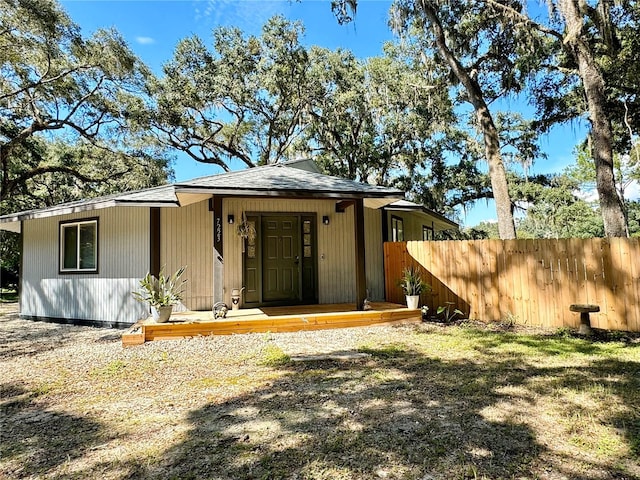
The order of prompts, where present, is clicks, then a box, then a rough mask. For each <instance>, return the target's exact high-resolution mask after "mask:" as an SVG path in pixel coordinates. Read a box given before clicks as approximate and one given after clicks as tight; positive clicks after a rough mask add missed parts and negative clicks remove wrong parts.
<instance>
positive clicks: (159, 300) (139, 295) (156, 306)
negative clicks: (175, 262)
mask: <svg viewBox="0 0 640 480" xmlns="http://www.w3.org/2000/svg"><path fill="white" fill-rule="evenodd" d="M185 269H186V267H180V268H179V269H178V270H177V271H176V272H175V273H174V274H173V275H170V276H166V275H165V274H164V267H162V268H161V269H160V273H159V274H158V278H156V277H155V276H153V275H151V274H150V273H147V274H146V275H145V277H144V278H143V279H142V280H140V290H141V291H138V292H132V295H133V296H134V298H135V299H136V300H139V301H141V302H145V303H148V304H149V305H150V306H151V307H152V314H153V318H154V319H155V321H156V322H159V323H164V322H166V321H167V320H169V317H170V316H171V312H172V311H173V306H174V305H176V304H177V303H179V302H180V300H182V293H183V288H184V284H185V283H186V280H180V277H181V276H182V274H183V273H184V271H185Z"/></svg>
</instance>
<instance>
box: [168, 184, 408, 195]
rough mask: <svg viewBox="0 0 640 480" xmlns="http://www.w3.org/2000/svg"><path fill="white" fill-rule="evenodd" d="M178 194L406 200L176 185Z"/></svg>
mask: <svg viewBox="0 0 640 480" xmlns="http://www.w3.org/2000/svg"><path fill="white" fill-rule="evenodd" d="M176 193H177V194H179V193H210V194H214V195H224V196H230V197H305V198H404V193H403V192H401V191H400V190H395V191H394V190H389V191H381V192H375V191H371V192H359V191H348V190H317V189H315V190H305V189H297V190H293V189H274V188H271V189H267V188H249V189H248V188H219V187H201V186H190V185H176Z"/></svg>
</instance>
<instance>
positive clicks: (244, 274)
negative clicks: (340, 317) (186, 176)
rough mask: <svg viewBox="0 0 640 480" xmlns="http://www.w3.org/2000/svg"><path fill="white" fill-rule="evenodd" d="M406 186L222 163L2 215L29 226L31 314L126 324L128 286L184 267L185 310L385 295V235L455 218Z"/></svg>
mask: <svg viewBox="0 0 640 480" xmlns="http://www.w3.org/2000/svg"><path fill="white" fill-rule="evenodd" d="M403 196H404V194H403V192H401V191H399V190H396V189H393V188H387V187H380V186H373V185H368V184H364V183H358V182H354V181H350V180H345V179H342V178H336V177H331V176H328V175H323V174H321V173H319V171H318V170H317V168H316V167H315V164H313V163H312V162H311V161H301V160H298V161H292V162H286V163H282V164H275V165H268V166H262V167H256V168H251V169H247V170H243V171H237V172H230V173H223V174H219V175H213V176H208V177H203V178H198V179H195V180H191V181H187V182H179V183H176V184H172V185H165V186H160V187H155V188H149V189H145V190H140V191H136V192H129V193H123V194H117V195H110V196H105V197H100V198H93V199H87V200H81V201H76V202H71V203H66V204H62V205H57V206H54V207H50V208H44V209H40V210H32V211H25V212H20V213H15V214H10V215H4V216H2V217H0V229H5V230H11V231H16V232H22V273H21V298H20V311H21V315H22V316H23V317H24V318H30V319H48V320H57V321H64V320H65V319H66V320H70V321H73V322H75V323H86V324H98V325H110V326H124V325H129V324H132V323H135V322H136V321H137V320H139V319H140V318H143V317H146V316H147V314H148V312H147V309H146V306H145V305H142V304H140V303H139V302H137V301H135V300H134V299H133V297H132V295H131V292H132V291H134V290H137V288H138V281H139V279H140V278H142V277H143V276H144V275H145V274H146V273H147V272H151V273H156V274H157V273H158V272H159V270H160V268H161V266H164V267H165V269H166V271H167V272H173V271H175V270H177V269H178V268H179V267H181V266H183V265H184V266H186V267H187V270H186V273H185V276H186V278H187V284H186V289H185V295H184V300H183V303H184V306H183V307H184V308H185V309H189V310H210V309H211V308H212V306H213V305H214V304H215V303H216V302H218V301H224V302H225V303H227V304H228V305H230V304H231V298H230V296H231V291H232V290H233V289H243V290H242V293H243V297H242V305H243V306H262V305H294V304H305V303H308V304H313V303H321V304H331V303H352V302H355V303H356V304H357V305H359V306H361V305H362V304H363V302H364V299H365V298H366V297H367V295H368V297H369V299H372V300H382V299H384V265H383V240H421V239H423V238H431V236H432V235H433V232H434V231H437V230H441V229H445V228H457V225H456V224H455V223H453V222H451V221H449V220H447V219H445V218H444V217H442V216H440V215H437V214H435V213H434V212H430V211H429V210H427V209H424V208H423V207H421V206H419V205H416V204H413V203H410V202H406V201H404V200H402V198H403Z"/></svg>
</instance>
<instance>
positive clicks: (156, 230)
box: [149, 207, 161, 278]
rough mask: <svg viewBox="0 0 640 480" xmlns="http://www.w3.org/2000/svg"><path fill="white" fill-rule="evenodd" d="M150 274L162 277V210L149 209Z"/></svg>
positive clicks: (156, 208)
mask: <svg viewBox="0 0 640 480" xmlns="http://www.w3.org/2000/svg"><path fill="white" fill-rule="evenodd" d="M149 254H150V257H149V273H150V274H151V275H153V276H154V277H156V278H157V277H158V275H160V268H161V265H160V208H159V207H151V208H150V209H149Z"/></svg>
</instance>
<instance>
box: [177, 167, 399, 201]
mask: <svg viewBox="0 0 640 480" xmlns="http://www.w3.org/2000/svg"><path fill="white" fill-rule="evenodd" d="M176 187H177V188H178V189H185V190H186V189H200V188H205V189H213V190H225V191H229V192H233V191H242V192H244V193H248V192H256V193H257V192H262V193H263V192H280V193H287V192H298V193H304V192H307V193H310V194H314V195H318V196H321V195H322V194H329V193H335V194H343V195H358V196H373V197H402V196H403V195H404V193H403V192H402V191H401V190H398V189H396V188H388V187H380V186H377V185H369V184H367V183H361V182H355V181H353V180H347V179H344V178H339V177H332V176H330V175H324V174H321V173H314V172H308V171H305V170H300V169H298V168H294V167H289V166H286V165H279V164H276V165H266V166H263V167H257V168H251V169H248V170H242V171H238V172H229V173H224V174H221V175H213V176H209V177H202V178H197V179H194V180H190V181H187V182H179V183H177V184H176Z"/></svg>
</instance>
